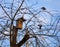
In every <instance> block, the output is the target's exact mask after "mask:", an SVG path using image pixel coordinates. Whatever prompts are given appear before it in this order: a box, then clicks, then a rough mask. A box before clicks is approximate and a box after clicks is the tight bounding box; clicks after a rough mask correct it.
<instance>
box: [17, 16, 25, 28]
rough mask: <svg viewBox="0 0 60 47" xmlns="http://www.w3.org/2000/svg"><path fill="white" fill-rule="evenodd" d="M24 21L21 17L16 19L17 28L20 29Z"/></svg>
mask: <svg viewBox="0 0 60 47" xmlns="http://www.w3.org/2000/svg"><path fill="white" fill-rule="evenodd" d="M24 21H26V20H25V19H24V18H23V17H21V18H19V19H17V22H16V27H17V29H22V26H23V22H24Z"/></svg>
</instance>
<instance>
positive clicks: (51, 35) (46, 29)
mask: <svg viewBox="0 0 60 47" xmlns="http://www.w3.org/2000/svg"><path fill="white" fill-rule="evenodd" d="M6 1H7V0H6ZM6 1H4V0H2V1H1V3H0V10H1V12H2V13H1V16H0V40H2V41H1V46H2V47H4V44H5V46H6V43H9V42H6V41H9V40H10V45H9V46H10V47H21V46H24V47H25V45H27V46H26V47H31V46H32V47H51V45H50V43H51V44H55V45H52V46H58V45H57V44H58V43H60V40H59V37H60V36H59V33H60V32H59V31H60V28H59V27H60V25H59V23H60V21H59V20H60V16H59V15H57V16H56V17H55V16H54V15H53V14H52V13H50V12H49V11H47V9H46V8H45V7H41V10H40V9H38V11H37V9H36V8H38V7H36V8H35V9H33V8H32V7H33V6H34V5H35V4H32V5H31V6H28V5H27V4H26V5H25V3H26V1H27V0H11V1H7V2H6ZM42 14H43V15H42ZM45 14H47V15H48V16H47V15H46V16H45ZM21 17H23V18H25V19H26V21H25V22H23V23H22V25H19V26H23V27H21V29H18V28H17V25H16V23H17V19H19V18H21ZM49 18H50V19H49ZM54 18H55V19H54ZM47 20H49V23H48V21H47ZM21 22H22V21H21ZM40 25H41V27H40ZM4 41H5V42H4ZM51 41H52V42H51ZM27 42H28V43H27ZM7 47H8V46H7Z"/></svg>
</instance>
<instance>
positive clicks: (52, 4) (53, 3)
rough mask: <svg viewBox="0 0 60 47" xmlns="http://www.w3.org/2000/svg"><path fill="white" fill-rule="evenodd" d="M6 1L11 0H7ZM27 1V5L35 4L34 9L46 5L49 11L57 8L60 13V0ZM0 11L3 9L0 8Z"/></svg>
mask: <svg viewBox="0 0 60 47" xmlns="http://www.w3.org/2000/svg"><path fill="white" fill-rule="evenodd" d="M5 2H11V0H5ZM26 3H27V6H31V5H32V4H33V7H32V8H34V9H38V10H39V9H40V8H41V7H43V6H44V7H46V9H47V10H48V11H53V10H57V11H59V13H60V0H26ZM7 6H8V5H7ZM16 6H17V5H16ZM0 11H2V10H1V9H0ZM1 13H2V12H1ZM0 15H1V14H0ZM26 17H27V16H26ZM29 18H30V17H29ZM55 18H56V17H54V19H55ZM46 19H47V20H48V19H49V16H47V17H46Z"/></svg>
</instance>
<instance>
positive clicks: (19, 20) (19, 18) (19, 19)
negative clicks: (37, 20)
mask: <svg viewBox="0 0 60 47" xmlns="http://www.w3.org/2000/svg"><path fill="white" fill-rule="evenodd" d="M20 20H23V21H26V19H24V18H23V17H21V18H18V19H17V20H16V21H20Z"/></svg>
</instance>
